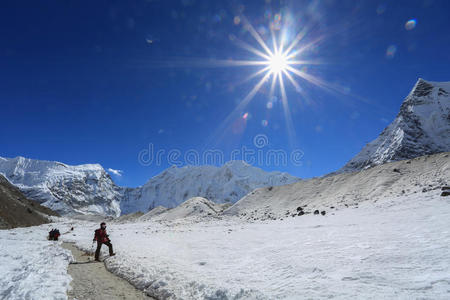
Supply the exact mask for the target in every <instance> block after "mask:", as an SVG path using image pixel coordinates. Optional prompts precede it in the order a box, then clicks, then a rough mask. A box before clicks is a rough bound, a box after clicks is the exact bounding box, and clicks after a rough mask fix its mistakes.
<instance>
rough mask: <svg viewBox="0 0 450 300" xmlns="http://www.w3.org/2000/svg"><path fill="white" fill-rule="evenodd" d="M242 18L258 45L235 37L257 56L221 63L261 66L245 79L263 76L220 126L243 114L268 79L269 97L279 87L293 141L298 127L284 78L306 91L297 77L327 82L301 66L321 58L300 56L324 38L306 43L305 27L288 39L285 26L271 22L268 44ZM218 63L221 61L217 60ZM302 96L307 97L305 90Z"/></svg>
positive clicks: (321, 85) (300, 91)
mask: <svg viewBox="0 0 450 300" xmlns="http://www.w3.org/2000/svg"><path fill="white" fill-rule="evenodd" d="M240 19H241V20H242V22H243V26H244V27H245V29H246V30H247V31H248V32H249V33H250V34H251V35H252V37H253V38H254V39H255V41H256V43H257V45H256V46H253V45H251V44H248V43H246V42H244V41H242V40H238V39H234V41H235V42H236V44H237V45H238V46H239V47H241V48H243V49H245V50H247V51H249V52H251V53H252V54H254V55H255V56H256V57H257V58H256V59H254V60H232V61H228V62H224V61H221V63H222V66H234V67H237V66H241V67H242V66H253V67H254V66H260V67H261V69H259V70H258V71H256V72H255V73H253V74H251V75H250V76H248V77H247V78H246V79H245V80H244V81H248V80H251V79H254V78H256V77H259V76H262V78H260V80H259V81H257V83H256V84H255V85H254V86H253V88H252V89H251V90H250V91H249V93H248V94H247V95H246V96H245V97H244V98H243V99H242V101H240V103H239V104H238V105H237V107H236V108H235V109H234V110H233V112H231V113H230V114H229V115H228V117H227V118H226V119H225V120H224V122H223V123H222V126H220V127H222V128H223V126H226V125H227V124H230V123H231V122H232V121H233V119H234V118H235V116H236V115H240V116H243V115H244V114H245V111H244V109H245V107H247V105H248V104H249V102H250V101H251V100H252V99H253V98H254V97H255V96H256V94H257V93H258V91H259V90H260V89H261V88H262V87H263V86H264V84H266V83H268V84H270V93H269V99H273V96H274V94H275V92H276V89H277V88H278V89H279V91H280V96H281V97H280V98H281V103H282V106H283V113H284V116H285V122H286V128H287V131H288V136H289V137H288V138H289V142H290V143H291V145H292V144H293V143H292V142H293V141H294V140H295V131H294V126H293V122H292V117H291V110H290V108H289V104H288V99H287V93H286V84H285V79H287V80H288V81H289V82H290V84H291V85H292V86H293V87H295V89H296V91H298V92H299V93H303V89H302V87H301V85H300V83H299V82H297V80H296V78H301V79H303V80H305V81H307V82H309V83H312V84H314V85H318V86H320V87H324V86H325V83H324V82H323V81H321V80H320V79H318V78H317V77H314V76H313V75H311V74H308V73H306V72H305V71H303V70H302V69H301V68H300V69H299V68H298V67H303V66H307V65H313V64H318V62H314V61H309V60H305V59H301V58H302V56H303V55H304V53H305V51H306V50H308V49H309V48H311V47H313V46H315V45H316V44H317V43H318V42H319V41H320V40H321V38H318V39H316V40H314V41H312V42H309V43H305V42H304V37H305V35H306V32H307V31H306V30H305V29H304V30H301V31H300V32H299V33H298V34H297V35H295V38H294V39H293V40H292V41H290V42H289V43H288V42H287V41H286V39H285V38H284V37H285V33H286V32H287V30H286V29H283V28H281V29H279V30H274V29H273V28H272V26H270V28H271V30H270V32H271V38H269V40H270V39H271V42H272V45H271V46H269V45H268V44H267V43H266V42H265V41H264V39H263V38H262V36H261V35H260V34H259V33H258V32H257V31H256V30H255V28H254V27H253V26H252V25H251V24H250V22H249V21H248V20H247V19H246V18H245V17H244V16H241V17H240ZM216 63H219V61H216ZM303 96H305V97H306V95H305V94H304V93H303Z"/></svg>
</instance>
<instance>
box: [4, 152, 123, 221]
mask: <svg viewBox="0 0 450 300" xmlns="http://www.w3.org/2000/svg"><path fill="white" fill-rule="evenodd" d="M0 172H1V173H3V174H4V175H5V177H6V178H8V180H9V181H10V182H11V183H13V184H14V185H16V186H17V187H18V188H20V190H21V191H22V192H23V193H24V194H25V195H26V196H27V197H28V198H30V199H32V200H35V201H37V202H39V203H41V204H42V205H44V206H47V207H49V208H51V209H53V210H55V211H57V212H59V213H61V214H71V213H91V214H101V215H110V216H118V215H120V205H119V202H120V196H121V194H120V192H119V191H120V190H119V188H118V187H117V186H116V185H115V184H114V182H113V181H112V180H111V177H110V176H109V175H108V173H106V171H105V170H104V169H103V168H102V166H100V165H99V164H86V165H79V166H69V165H66V164H63V163H60V162H52V161H44V160H33V159H28V158H24V157H16V158H2V159H0Z"/></svg>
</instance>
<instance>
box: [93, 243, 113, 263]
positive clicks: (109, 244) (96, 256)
mask: <svg viewBox="0 0 450 300" xmlns="http://www.w3.org/2000/svg"><path fill="white" fill-rule="evenodd" d="M102 244H105V245H106V246H108V248H109V255H113V253H114V252H113V247H112V245H111V242H105V243H102V242H97V250H95V259H98V258H99V256H100V249H101V248H102Z"/></svg>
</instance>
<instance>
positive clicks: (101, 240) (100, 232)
mask: <svg viewBox="0 0 450 300" xmlns="http://www.w3.org/2000/svg"><path fill="white" fill-rule="evenodd" d="M95 241H97V250H95V260H96V261H100V259H99V256H100V249H101V248H102V245H103V244H105V245H106V246H108V248H109V256H114V255H116V254H115V253H114V252H113V246H112V245H111V240H110V239H109V236H108V234H107V233H106V223H105V222H102V223H101V224H100V228H99V229H97V230H95V235H94V240H93V242H95Z"/></svg>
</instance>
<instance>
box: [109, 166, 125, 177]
mask: <svg viewBox="0 0 450 300" xmlns="http://www.w3.org/2000/svg"><path fill="white" fill-rule="evenodd" d="M108 172H109V173H111V174H113V175H116V176H119V177H120V176H122V173H123V171H122V170H114V169H111V168H109V169H108Z"/></svg>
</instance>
